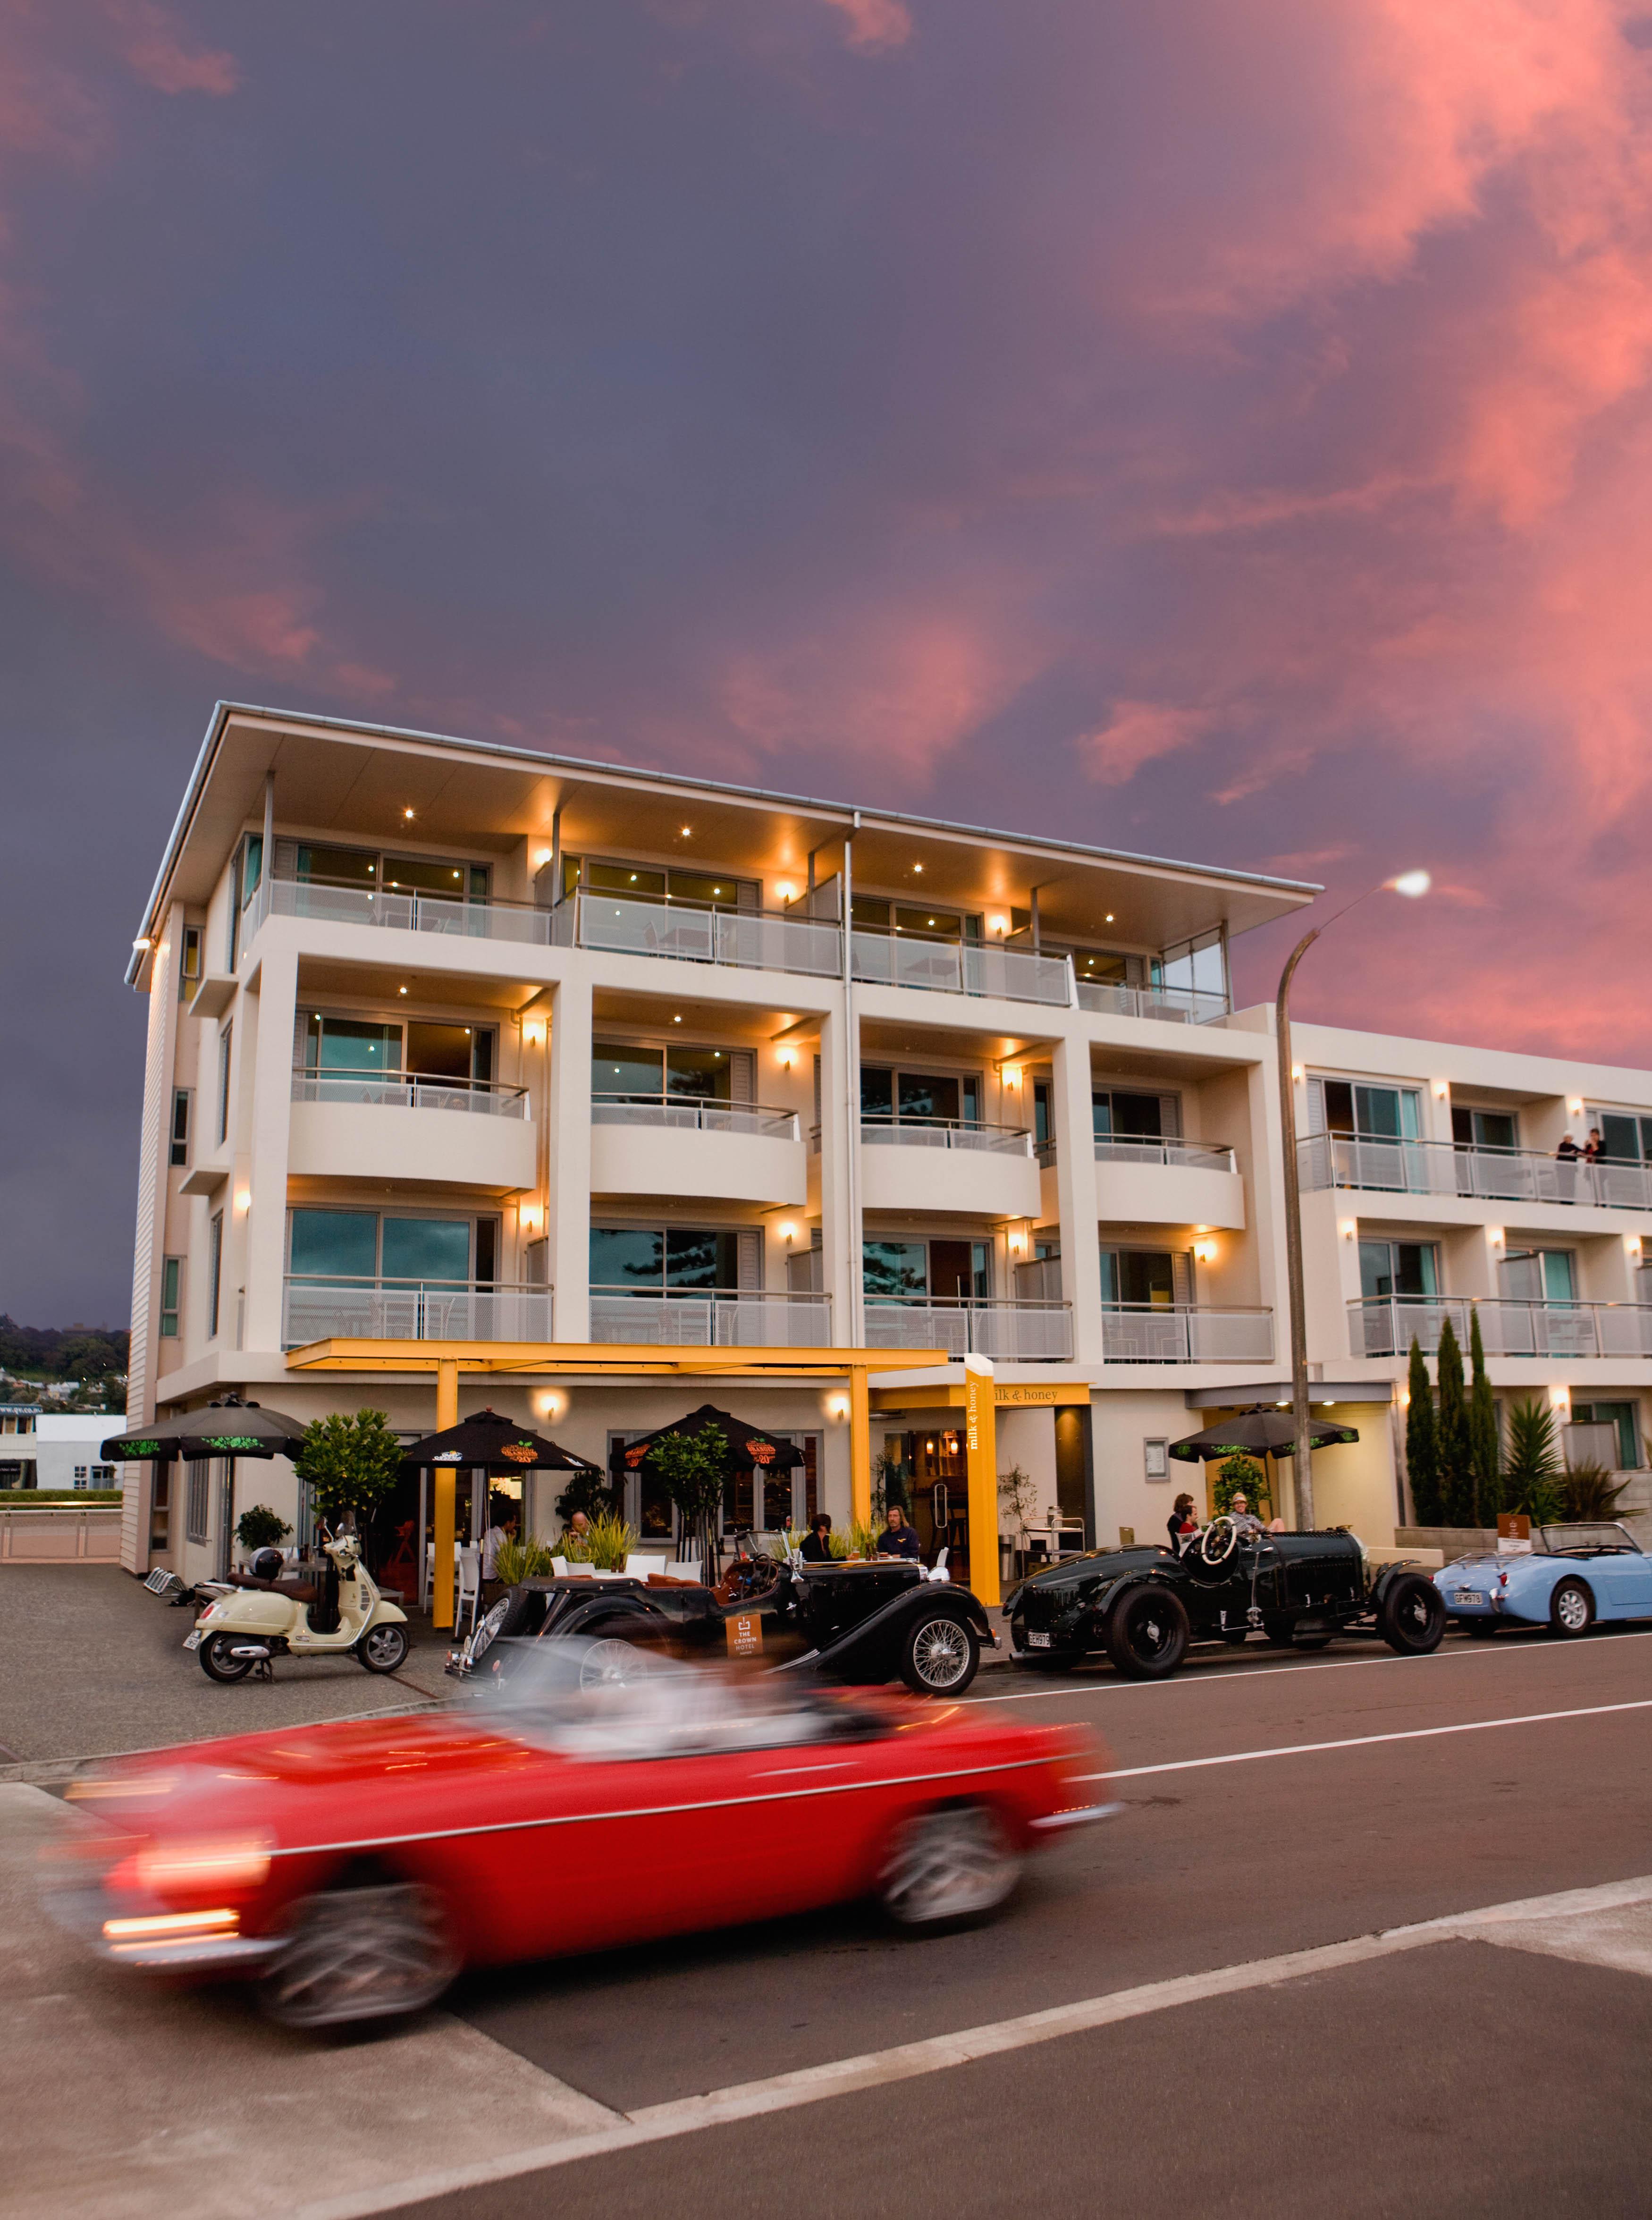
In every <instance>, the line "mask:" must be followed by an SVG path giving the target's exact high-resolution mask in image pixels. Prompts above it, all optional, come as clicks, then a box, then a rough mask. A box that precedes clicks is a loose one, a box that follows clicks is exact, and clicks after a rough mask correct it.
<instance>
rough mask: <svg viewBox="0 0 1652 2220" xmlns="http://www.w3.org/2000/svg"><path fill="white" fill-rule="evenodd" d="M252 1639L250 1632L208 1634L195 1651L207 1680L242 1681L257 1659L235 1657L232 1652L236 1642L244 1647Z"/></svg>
mask: <svg viewBox="0 0 1652 2220" xmlns="http://www.w3.org/2000/svg"><path fill="white" fill-rule="evenodd" d="M254 1639H255V1637H253V1636H252V1635H250V1634H240V1635H236V1634H209V1636H208V1637H207V1638H206V1640H205V1641H204V1642H203V1643H202V1644H201V1647H200V1649H199V1650H197V1652H196V1656H198V1657H199V1658H200V1660H201V1670H202V1671H203V1673H204V1674H206V1676H207V1678H208V1680H209V1681H225V1682H228V1681H244V1680H245V1679H246V1676H247V1674H249V1673H250V1672H251V1671H252V1668H253V1666H254V1665H255V1664H257V1662H258V1660H257V1659H256V1658H255V1657H237V1656H234V1654H233V1653H234V1649H235V1648H236V1646H237V1645H238V1644H239V1645H240V1646H241V1647H242V1648H245V1647H246V1645H247V1644H248V1643H251V1642H252V1641H253V1640H254Z"/></svg>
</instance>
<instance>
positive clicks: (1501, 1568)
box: [1434, 1523, 1652, 1635]
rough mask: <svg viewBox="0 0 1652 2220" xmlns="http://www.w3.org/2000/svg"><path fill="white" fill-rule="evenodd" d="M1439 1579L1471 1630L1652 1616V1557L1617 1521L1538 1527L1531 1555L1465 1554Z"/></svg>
mask: <svg viewBox="0 0 1652 2220" xmlns="http://www.w3.org/2000/svg"><path fill="white" fill-rule="evenodd" d="M1434 1585H1435V1587H1437V1588H1438V1590H1439V1591H1440V1596H1441V1600H1443V1603H1444V1605H1445V1607H1446V1610H1447V1612H1449V1615H1450V1618H1451V1620H1452V1623H1453V1624H1454V1625H1456V1626H1460V1627H1462V1628H1463V1629H1464V1631H1466V1632H1468V1633H1469V1634H1482V1635H1483V1634H1495V1633H1496V1631H1497V1630H1498V1628H1499V1626H1546V1627H1547V1628H1548V1629H1549V1632H1550V1633H1551V1634H1559V1635H1575V1634H1587V1632H1588V1631H1589V1629H1590V1628H1591V1627H1592V1626H1593V1624H1594V1623H1595V1621H1596V1619H1598V1618H1600V1619H1605V1618H1652V1556H1648V1555H1647V1554H1646V1552H1645V1551H1644V1550H1643V1549H1642V1548H1641V1545H1640V1543H1638V1542H1636V1540H1635V1538H1634V1537H1633V1536H1632V1535H1631V1534H1630V1531H1629V1529H1628V1528H1627V1527H1626V1526H1621V1525H1617V1524H1616V1523H1613V1524H1611V1525H1591V1526H1540V1527H1538V1528H1537V1531H1536V1533H1535V1534H1534V1535H1533V1537H1532V1546H1531V1554H1530V1556H1527V1555H1525V1554H1524V1552H1521V1553H1519V1554H1518V1555H1514V1556H1492V1555H1491V1554H1489V1553H1487V1554H1486V1555H1485V1556H1474V1557H1459V1558H1458V1559H1457V1560H1456V1562H1455V1563H1454V1564H1449V1565H1447V1566H1445V1567H1443V1569H1442V1570H1441V1571H1439V1572H1437V1573H1436V1574H1435V1575H1434Z"/></svg>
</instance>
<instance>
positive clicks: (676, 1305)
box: [591, 1287, 832, 1349]
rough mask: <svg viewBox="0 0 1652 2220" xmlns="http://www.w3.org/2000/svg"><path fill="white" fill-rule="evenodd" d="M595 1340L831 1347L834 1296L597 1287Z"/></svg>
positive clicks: (683, 1345) (688, 1345) (682, 1345)
mask: <svg viewBox="0 0 1652 2220" xmlns="http://www.w3.org/2000/svg"><path fill="white" fill-rule="evenodd" d="M591 1339H592V1340H593V1341H606V1342H620V1343H631V1344H648V1345H649V1346H650V1347H653V1346H656V1345H658V1344H669V1345H672V1346H676V1347H680V1348H684V1349H826V1348H829V1347H830V1346H831V1344H832V1298H831V1296H830V1295H823V1294H765V1293H764V1292H762V1291H760V1290H757V1289H754V1290H753V1291H752V1292H751V1293H750V1294H744V1293H736V1292H735V1291H734V1290H733V1289H732V1288H729V1289H724V1288H708V1289H706V1290H705V1292H704V1293H700V1292H697V1291H690V1290H684V1291H683V1292H682V1293H678V1292H677V1291H676V1290H675V1289H670V1288H666V1289H661V1290H656V1289H652V1288H649V1289H639V1288H603V1287H594V1288H592V1289H591Z"/></svg>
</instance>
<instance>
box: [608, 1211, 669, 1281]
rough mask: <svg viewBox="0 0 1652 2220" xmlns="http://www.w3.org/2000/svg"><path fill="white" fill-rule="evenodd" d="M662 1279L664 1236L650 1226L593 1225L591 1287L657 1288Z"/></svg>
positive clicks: (663, 1275) (663, 1269)
mask: <svg viewBox="0 0 1652 2220" xmlns="http://www.w3.org/2000/svg"><path fill="white" fill-rule="evenodd" d="M664 1279H665V1237H664V1234H663V1233H660V1232H657V1231H656V1230H655V1229H654V1228H653V1227H651V1226H637V1225H593V1226H592V1228H591V1285H592V1286H593V1287H594V1288H658V1287H661V1286H663V1285H664Z"/></svg>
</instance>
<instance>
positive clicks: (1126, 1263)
mask: <svg viewBox="0 0 1652 2220" xmlns="http://www.w3.org/2000/svg"><path fill="white" fill-rule="evenodd" d="M1101 1300H1102V1301H1103V1302H1104V1303H1133V1304H1150V1305H1152V1306H1154V1307H1155V1308H1162V1309H1167V1310H1168V1309H1169V1308H1170V1307H1171V1306H1173V1305H1175V1304H1181V1303H1190V1302H1191V1301H1192V1300H1193V1257H1192V1255H1191V1254H1190V1253H1189V1252H1188V1251H1187V1250H1181V1249H1104V1250H1102V1251H1101Z"/></svg>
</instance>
